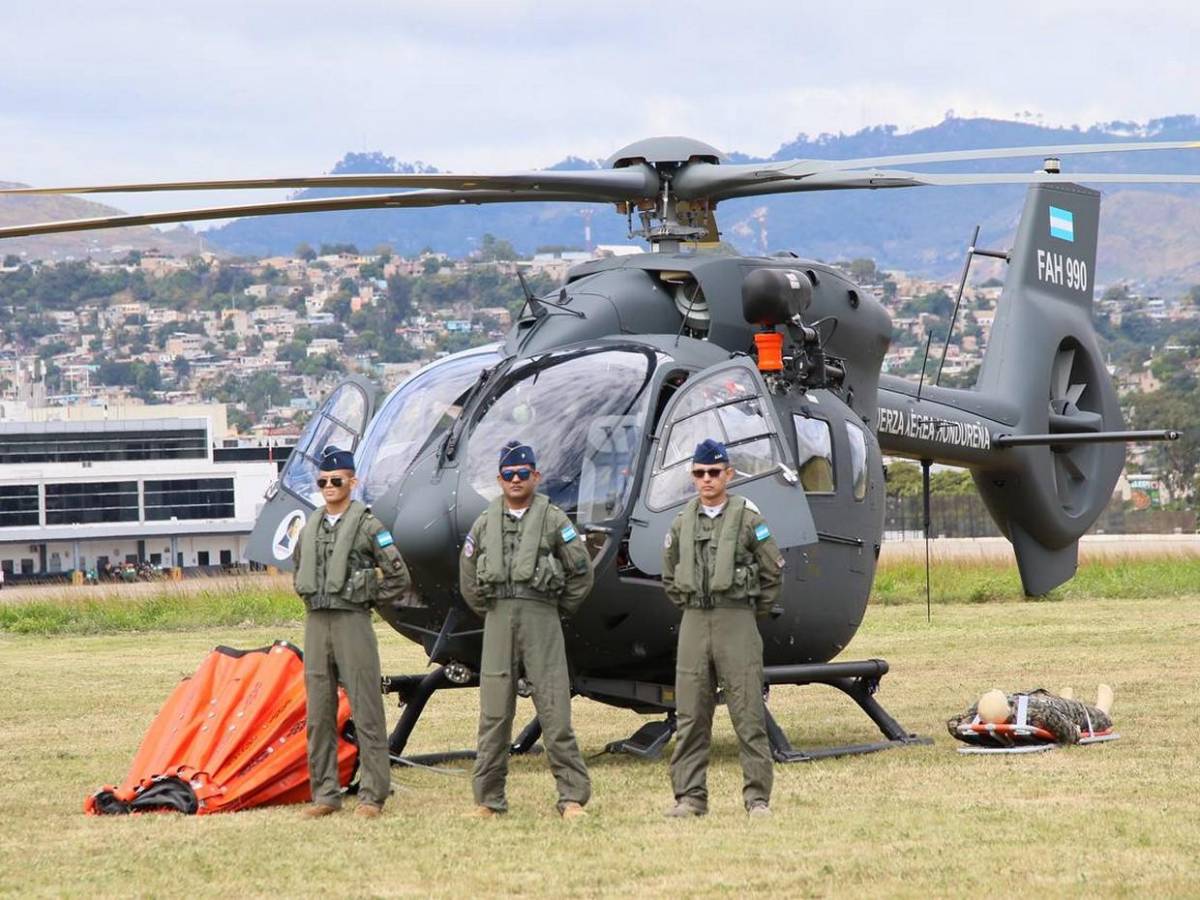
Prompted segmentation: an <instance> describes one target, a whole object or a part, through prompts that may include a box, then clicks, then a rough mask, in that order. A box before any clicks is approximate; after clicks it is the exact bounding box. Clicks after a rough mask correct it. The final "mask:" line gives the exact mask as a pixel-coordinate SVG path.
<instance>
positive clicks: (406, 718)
mask: <svg viewBox="0 0 1200 900" xmlns="http://www.w3.org/2000/svg"><path fill="white" fill-rule="evenodd" d="M478 686H479V676H478V675H476V674H475V673H473V672H471V671H470V670H468V669H467V668H466V667H465V666H459V665H456V664H453V663H452V664H450V665H447V666H438V667H437V668H436V669H434V670H433V671H432V672H429V673H428V674H426V675H390V676H386V677H385V678H384V679H383V692H384V693H385V694H396V695H398V696H399V699H400V704H401V706H403V707H404V712H403V713H401V714H400V721H398V722H397V723H396V727H395V728H393V729H392V733H391V735H389V736H388V756H389V758H390V759H391V761H392V765H393V766H414V765H415V766H436V765H440V764H441V763H446V762H454V761H456V760H463V759H474V758H475V751H474V750H445V751H443V752H440V753H413V754H409V755H407V756H406V755H405V754H404V748H405V747H406V746H408V739H409V737H410V736H411V735H412V732H413V729H414V728H416V726H417V720H418V719H420V718H421V713H422V712H424V711H425V704H427V703H428V702H429V698H430V697H432V696H433V695H434V694H435V693H436V692H437V691H440V690H448V689H450V688H468V687H478ZM541 736H542V723H541V722H539V721H538V720H537V717H536V716H535V717H534V718H533V719H532V720H530V722H529V724H528V725H526V726H525V727H524V728H522V729H521V733H520V734H518V735H517V739H516V740H515V741H513V742H512V746H510V747H509V753H510V754H512V755H513V756H523V755H525V754H527V753H539V752H541V748H540V747H535V746H534V745H535V744H537V742H538V739H539V738H541Z"/></svg>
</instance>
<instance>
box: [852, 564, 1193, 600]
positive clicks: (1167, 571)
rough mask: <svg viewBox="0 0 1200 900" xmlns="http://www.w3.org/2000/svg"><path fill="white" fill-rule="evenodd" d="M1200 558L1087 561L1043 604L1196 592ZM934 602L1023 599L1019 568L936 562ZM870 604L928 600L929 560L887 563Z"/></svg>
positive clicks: (879, 573) (881, 568) (932, 577)
mask: <svg viewBox="0 0 1200 900" xmlns="http://www.w3.org/2000/svg"><path fill="white" fill-rule="evenodd" d="M1197 585H1200V558H1191V557H1180V556H1163V557H1145V556H1141V557H1136V558H1135V557H1109V558H1105V559H1099V560H1094V561H1091V562H1086V563H1084V564H1082V565H1081V566H1080V567H1079V571H1078V572H1076V574H1075V577H1074V578H1072V579H1071V580H1070V581H1068V582H1067V583H1066V584H1064V585H1063V586H1062V587H1059V588H1056V589H1055V590H1054V591H1052V592H1051V593H1050V594H1048V595H1046V596H1045V597H1043V598H1039V599H1042V600H1066V599H1074V598H1087V597H1103V598H1111V599H1138V598H1142V599H1149V598H1154V597H1177V596H1180V595H1182V594H1189V593H1195V592H1196V590H1197ZM930 594H931V598H932V601H933V602H934V603H938V604H945V603H997V602H1013V601H1019V600H1023V599H1025V595H1024V593H1023V592H1022V590H1021V578H1020V576H1019V575H1018V574H1017V567H1016V564H1015V563H1013V562H1010V561H1007V560H978V559H972V560H938V561H935V562H934V563H933V565H932V567H931V574H930ZM871 602H872V603H878V604H881V605H883V606H894V605H901V604H906V603H924V602H925V561H924V560H923V559H922V560H909V559H906V560H897V561H891V562H887V563H883V564H881V565H880V566H879V569H878V571H877V572H876V575H875V585H874V588H873V590H872V595H871Z"/></svg>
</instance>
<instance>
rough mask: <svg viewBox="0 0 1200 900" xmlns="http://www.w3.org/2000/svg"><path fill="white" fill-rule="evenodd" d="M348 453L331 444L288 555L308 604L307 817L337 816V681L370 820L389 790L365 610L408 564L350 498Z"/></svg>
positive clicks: (398, 581) (401, 584)
mask: <svg viewBox="0 0 1200 900" xmlns="http://www.w3.org/2000/svg"><path fill="white" fill-rule="evenodd" d="M355 483H356V479H355V477H354V457H353V455H352V454H351V453H350V452H349V451H347V450H340V449H338V448H337V447H327V448H326V449H325V452H324V453H323V454H322V458H321V464H320V477H318V479H317V487H318V488H320V489H321V496H322V497H324V498H325V505H324V506H323V507H320V508H319V509H315V510H313V512H312V515H311V516H310V517H309V519H308V522H307V524H306V525H305V526H304V530H303V531H301V532H300V540H299V541H298V542H297V543H296V549H295V550H294V551H293V552H292V562H293V563H294V565H295V569H294V572H293V576H292V577H293V583H294V585H295V587H296V593H298V594H299V595H300V597H301V598H302V599H303V600H304V606H305V609H306V610H307V615H306V616H305V620H304V687H305V690H306V691H307V694H308V776H309V783H310V784H311V785H312V799H313V802H312V805H310V806H308V807H305V809H304V811H303V814H304V815H305V816H308V817H311V818H317V817H320V816H325V815H329V814H330V813H334V812H337V811H338V810H339V809H340V808H341V805H342V794H341V788H340V785H339V784H338V764H337V745H338V734H337V707H338V695H337V689H338V682H341V683H342V685H343V686H345V688H346V694H347V695H348V696H349V698H350V710H351V712H352V714H353V716H354V730H355V734H356V735H357V737H358V759H359V771H360V772H361V777H360V787H359V792H358V808H357V809H356V810H355V815H359V816H363V817H366V818H375V817H377V816H378V815H379V814H380V813H381V812H382V810H383V804H384V801H386V800H387V797H388V793H389V792H390V790H391V766H390V763H389V760H388V745H387V726H386V721H385V719H384V713H383V693H382V691H381V690H380V665H379V644H378V642H377V641H376V639H375V629H374V627H373V626H372V624H371V607H372V606H375V605H376V604H377V603H380V602H390V601H392V600H395V599H398V598H399V597H400V596H401V595H402V594H403V593H404V592H405V591H406V590H407V589H408V587H409V576H408V567H407V566H405V564H404V560H403V559H402V558H401V556H400V551H399V550H398V549H397V548H396V545H395V542H394V541H393V540H392V535H391V532H389V531H388V530H387V529H386V528H385V527H384V526H383V523H382V522H380V521H379V520H378V519H377V518H375V516H373V515H372V514H371V510H370V509H369V508H368V507H366V506H364V505H363V504H362V503H360V502H359V501H357V500H354V501H352V500H351V499H350V492H351V490H353V488H354V485H355Z"/></svg>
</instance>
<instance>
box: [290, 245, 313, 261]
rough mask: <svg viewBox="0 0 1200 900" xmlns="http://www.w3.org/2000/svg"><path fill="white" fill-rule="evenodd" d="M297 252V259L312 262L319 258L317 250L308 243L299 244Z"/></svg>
mask: <svg viewBox="0 0 1200 900" xmlns="http://www.w3.org/2000/svg"><path fill="white" fill-rule="evenodd" d="M295 254H296V258H297V259H302V260H304V261H305V262H312V261H313V260H314V259H316V258H317V251H316V250H314V249H313V248H312V247H311V246H310V245H309V244H307V243H300V244H297V245H296V250H295Z"/></svg>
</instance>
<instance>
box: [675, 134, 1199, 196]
mask: <svg viewBox="0 0 1200 900" xmlns="http://www.w3.org/2000/svg"><path fill="white" fill-rule="evenodd" d="M1196 149H1200V141H1140V142H1125V143H1110V144H1060V145H1058V146H1054V145H1044V146H1039V147H1001V148H996V149H986V150H950V151H945V152H935V153H905V154H898V155H894V156H873V157H861V158H858V159H791V160H784V161H781V162H768V163H746V164H740V165H714V164H712V163H696V164H693V165H691V166H689V167H688V168H687V169H686V170H684V171H682V172H680V173H679V175H678V176H676V178H675V181H674V183H673V187H674V188H675V191H676V192H677V193H678V194H679V196H680V197H683V198H692V197H712V198H714V199H721V198H723V197H725V196H750V195H744V194H736V195H735V194H729V193H727V192H728V191H731V190H735V189H738V188H743V187H748V186H751V185H757V184H766V183H776V184H778V183H780V182H788V181H791V180H793V179H808V178H811V177H812V176H813V175H817V174H822V173H826V172H845V171H850V170H855V169H876V168H884V167H890V166H910V165H924V164H927V163H946V162H966V161H971V160H988V159H1020V158H1022V157H1041V158H1043V159H1044V158H1046V157H1060V156H1075V155H1080V154H1088V153H1132V152H1137V151H1146V150H1196ZM759 193H769V192H759Z"/></svg>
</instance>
